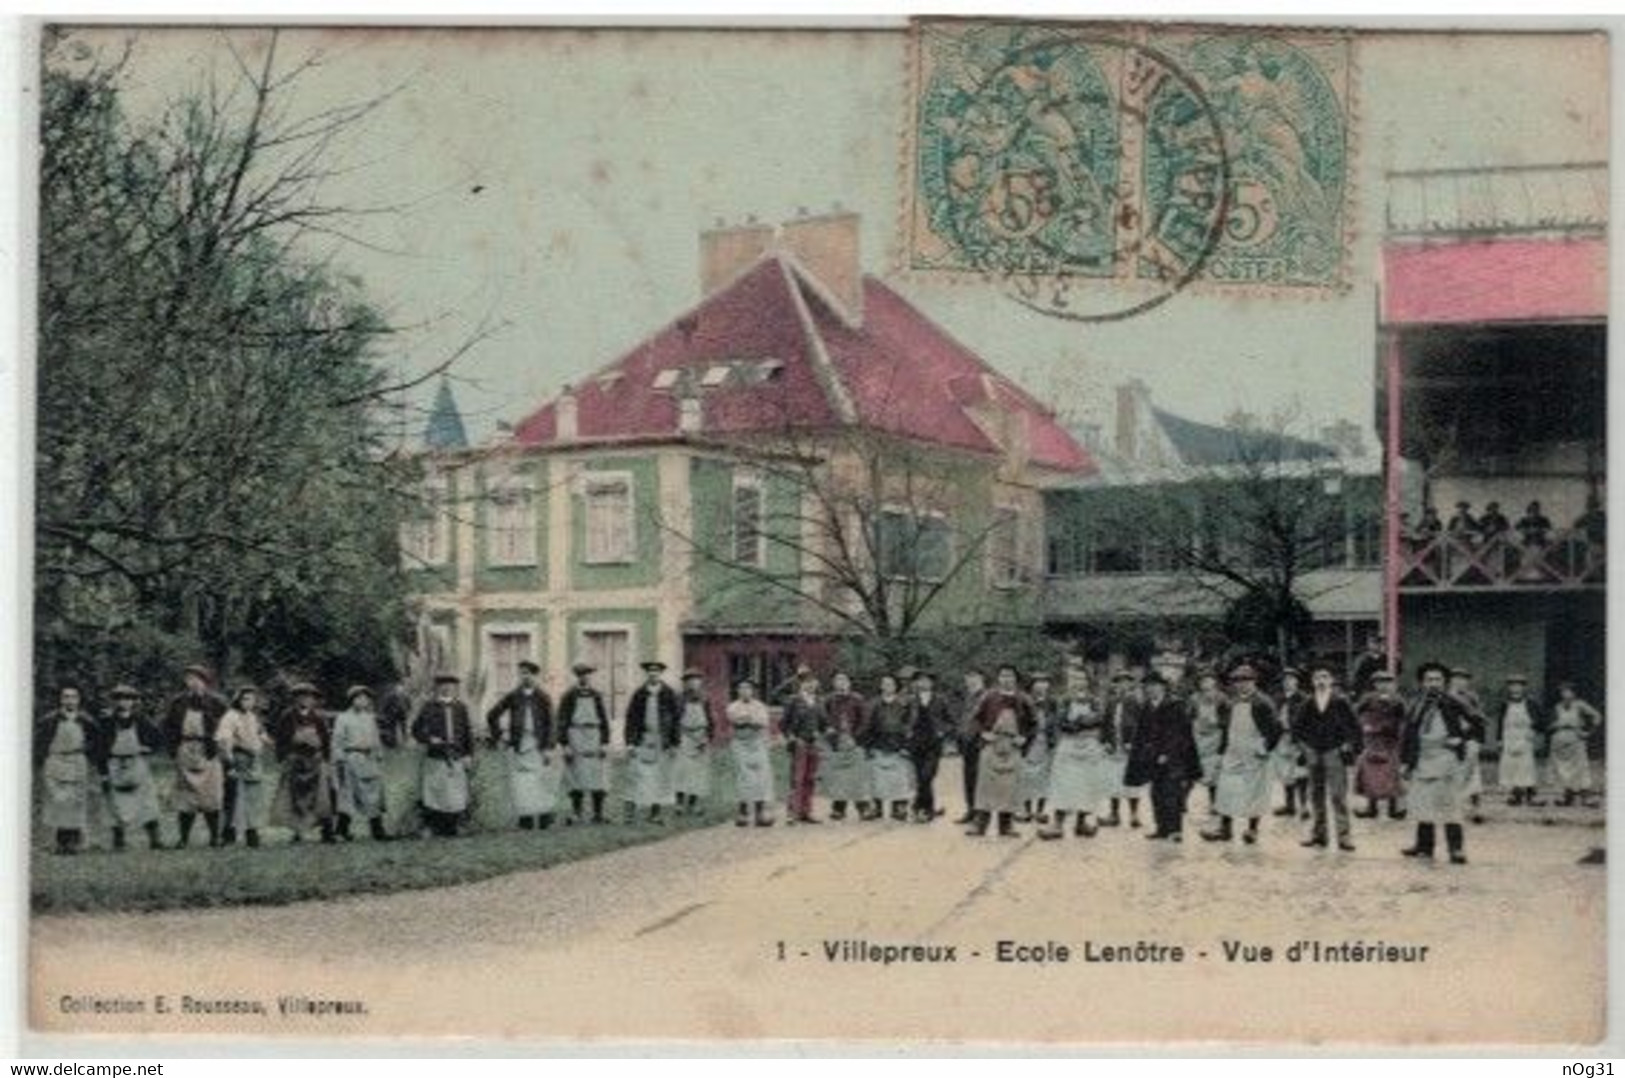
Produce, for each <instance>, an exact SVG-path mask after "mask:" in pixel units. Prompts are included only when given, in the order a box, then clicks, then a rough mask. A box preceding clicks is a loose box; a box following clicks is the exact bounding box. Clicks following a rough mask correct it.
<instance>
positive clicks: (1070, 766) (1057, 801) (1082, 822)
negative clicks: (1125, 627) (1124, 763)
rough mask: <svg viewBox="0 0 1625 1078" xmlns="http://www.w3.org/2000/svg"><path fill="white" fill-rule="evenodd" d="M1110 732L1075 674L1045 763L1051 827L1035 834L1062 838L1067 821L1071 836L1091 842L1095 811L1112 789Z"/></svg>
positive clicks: (1085, 685) (1086, 685)
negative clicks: (1052, 749)
mask: <svg viewBox="0 0 1625 1078" xmlns="http://www.w3.org/2000/svg"><path fill="white" fill-rule="evenodd" d="M1112 745H1113V742H1112V728H1111V724H1110V723H1109V722H1107V721H1106V712H1105V709H1104V708H1102V707H1101V706H1100V703H1099V701H1097V700H1095V699H1094V697H1092V696H1091V695H1090V693H1089V678H1088V675H1087V674H1085V673H1084V672H1083V670H1081V669H1079V670H1074V671H1073V672H1072V674H1071V678H1070V683H1069V684H1068V686H1067V689H1066V696H1065V698H1064V699H1063V700H1062V701H1061V710H1060V713H1059V715H1058V716H1057V717H1056V720H1055V752H1054V754H1053V756H1052V757H1051V760H1050V772H1049V791H1048V805H1049V811H1050V824H1049V826H1048V827H1047V828H1045V829H1044V830H1042V831H1040V832H1039V833H1038V837H1039V838H1042V839H1058V838H1060V837H1061V836H1062V835H1064V834H1065V833H1066V817H1067V814H1068V813H1071V814H1073V815H1074V816H1075V817H1076V819H1077V822H1076V823H1075V824H1074V825H1073V831H1072V833H1073V834H1074V835H1077V836H1079V837H1081V838H1092V837H1093V836H1094V835H1095V833H1096V831H1097V827H1098V825H1097V824H1096V822H1095V820H1096V817H1098V816H1099V814H1100V807H1101V806H1102V805H1104V804H1105V803H1106V799H1107V798H1109V797H1110V796H1111V794H1112V791H1113V790H1115V789H1116V788H1117V782H1118V775H1117V774H1116V771H1115V769H1114V766H1113V762H1112V754H1111V750H1112Z"/></svg>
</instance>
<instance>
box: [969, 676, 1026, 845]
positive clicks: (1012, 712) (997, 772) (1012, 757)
mask: <svg viewBox="0 0 1625 1078" xmlns="http://www.w3.org/2000/svg"><path fill="white" fill-rule="evenodd" d="M1011 673H1012V674H1013V673H1014V671H1011ZM1000 680H1001V681H1003V680H1004V678H1003V676H1002V672H1001V678H1000ZM1025 703H1026V697H1024V696H1020V695H1018V694H1016V693H1015V692H1014V691H1008V692H1003V691H999V690H997V689H996V690H994V691H993V692H990V693H988V694H987V698H986V699H985V700H983V702H982V713H983V714H984V715H985V714H987V713H989V712H991V713H992V715H993V719H992V722H991V723H989V725H988V728H987V733H985V734H984V735H983V742H984V744H983V746H982V758H981V760H980V761H979V763H978V764H977V768H976V802H975V803H976V822H975V823H974V824H972V825H971V826H970V828H969V829H967V830H966V832H965V834H967V835H969V836H971V837H972V838H980V837H981V836H983V835H985V834H987V828H988V824H989V823H990V822H991V821H992V820H993V819H994V818H995V817H997V818H998V821H999V837H1000V838H1019V837H1021V836H1020V833H1019V832H1017V831H1016V824H1015V818H1016V806H1017V803H1018V800H1019V795H1020V793H1021V761H1022V757H1021V745H1022V742H1023V741H1024V740H1025V739H1026V738H1028V737H1030V736H1032V720H1031V718H1030V717H1029V718H1028V719H1027V720H1026V722H1025V723H1023V720H1022V707H1021V705H1024V704H1025ZM1028 714H1029V715H1030V712H1029V713H1028ZM1024 726H1025V728H1024Z"/></svg>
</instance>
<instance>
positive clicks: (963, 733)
mask: <svg viewBox="0 0 1625 1078" xmlns="http://www.w3.org/2000/svg"><path fill="white" fill-rule="evenodd" d="M986 697H987V675H986V674H984V673H982V671H980V670H978V669H976V668H975V667H971V668H970V669H969V670H966V671H965V695H964V698H963V699H962V700H961V701H960V704H961V709H960V712H959V714H960V723H959V765H960V780H961V785H962V786H963V788H964V794H965V814H964V815H963V816H961V817H959V818H958V819H957V820H955V821H954V822H955V823H958V824H967V823H974V822H976V768H977V765H978V764H979V763H980V761H981V758H982V735H984V734H985V733H987V730H986V729H985V728H984V727H983V726H982V719H981V716H982V701H983V700H984V699H985V698H986Z"/></svg>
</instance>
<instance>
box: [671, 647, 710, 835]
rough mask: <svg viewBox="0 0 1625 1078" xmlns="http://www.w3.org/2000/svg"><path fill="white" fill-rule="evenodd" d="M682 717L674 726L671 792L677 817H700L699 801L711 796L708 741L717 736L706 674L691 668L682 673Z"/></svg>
mask: <svg viewBox="0 0 1625 1078" xmlns="http://www.w3.org/2000/svg"><path fill="white" fill-rule="evenodd" d="M681 704H682V709H683V711H682V718H681V719H680V720H678V723H677V761H676V762H675V763H674V764H673V765H672V772H671V785H672V792H673V793H674V794H675V795H676V798H677V810H676V811H677V814H678V815H679V816H688V815H695V816H697V815H699V813H700V799H701V798H709V797H710V796H711V742H712V741H714V740H715V739H716V736H717V722H716V716H715V715H714V714H712V711H711V701H710V700H708V699H706V696H705V675H704V674H702V673H700V671H698V670H695V669H693V668H690V669H688V670H685V671H684V672H683V697H682V700H681Z"/></svg>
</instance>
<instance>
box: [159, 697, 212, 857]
mask: <svg viewBox="0 0 1625 1078" xmlns="http://www.w3.org/2000/svg"><path fill="white" fill-rule="evenodd" d="M182 673H183V676H184V678H185V682H186V688H185V689H184V690H183V691H182V692H181V693H180V694H179V695H178V696H176V697H174V698H173V699H171V700H170V701H169V706H168V707H167V708H166V709H165V711H164V739H165V741H167V742H168V744H169V753H170V755H171V756H172V757H173V758H174V760H175V788H174V795H173V797H172V799H171V800H172V804H173V805H174V808H175V814H176V818H177V820H178V822H179V824H180V842H179V845H180V846H183V847H184V846H185V845H186V844H187V843H188V842H189V841H191V838H192V827H193V825H194V824H195V823H196V821H197V817H198V813H200V812H201V813H202V814H203V823H204V826H205V827H207V828H208V831H209V845H211V846H218V845H220V814H221V811H222V810H223V809H224V807H225V799H226V774H225V769H224V768H223V767H221V764H220V757H219V752H220V750H219V747H218V746H217V744H216V742H215V734H216V733H217V732H218V729H219V726H220V718H221V716H223V715H224V714H225V713H226V702H225V700H223V699H222V698H221V697H220V694H219V693H216V692H215V691H214V690H213V689H212V688H211V687H210V686H211V684H212V681H213V678H212V676H211V675H210V673H209V671H208V669H207V668H206V667H203V666H199V665H192V666H188V667H187V668H186V669H185V670H184V671H183V672H182Z"/></svg>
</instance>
